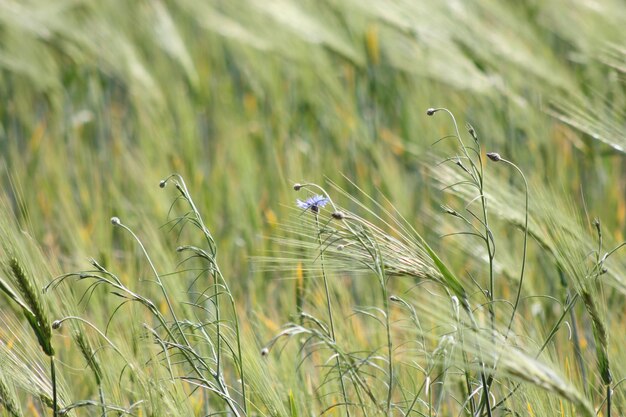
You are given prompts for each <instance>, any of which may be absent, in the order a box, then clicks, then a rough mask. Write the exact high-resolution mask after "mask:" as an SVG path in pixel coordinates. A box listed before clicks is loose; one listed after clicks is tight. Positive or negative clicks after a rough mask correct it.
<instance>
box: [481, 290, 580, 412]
mask: <svg viewBox="0 0 626 417" xmlns="http://www.w3.org/2000/svg"><path fill="white" fill-rule="evenodd" d="M576 301H578V293H576V294H574V296H573V297H572V299H571V300H570V302H569V303H568V304H567V306H566V307H565V310H563V313H561V317H559V319H558V320H557V322H556V324H555V325H554V326H552V330H551V331H550V333H549V334H548V337H546V340H545V341H544V342H543V344H542V345H541V347H540V348H539V350H538V351H537V353H536V354H535V359H536V358H538V357H539V355H541V353H542V352H543V351H544V350H545V348H546V347H548V343H550V341H551V340H552V338H553V337H554V336H555V335H556V333H557V331H558V330H559V328H560V327H561V324H562V323H563V320H565V316H567V314H568V313H569V312H570V310H571V309H572V308H573V307H574V305H575V304H576ZM521 386H522V384H519V383H518V384H517V385H516V386H515V387H514V388H513V389H512V390H511V392H509V393H508V394H507V395H506V396H505V397H504V398H503V399H501V400H500V401H498V403H496V404H495V405H494V406H493V410H495V409H496V408H498V407H500V406H501V405H502V404H504V403H505V402H506V401H507V400H508V399H509V398H511V397H512V396H513V394H515V393H516V392H517V390H518V389H519V388H520V387H521Z"/></svg>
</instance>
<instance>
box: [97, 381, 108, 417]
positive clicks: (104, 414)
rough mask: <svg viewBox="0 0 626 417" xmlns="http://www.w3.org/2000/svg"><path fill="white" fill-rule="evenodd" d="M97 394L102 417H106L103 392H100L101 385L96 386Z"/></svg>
mask: <svg viewBox="0 0 626 417" xmlns="http://www.w3.org/2000/svg"><path fill="white" fill-rule="evenodd" d="M98 394H99V395H100V403H101V404H102V417H107V406H106V403H105V402H104V391H103V390H102V385H101V384H99V385H98Z"/></svg>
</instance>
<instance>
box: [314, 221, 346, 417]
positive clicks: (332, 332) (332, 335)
mask: <svg viewBox="0 0 626 417" xmlns="http://www.w3.org/2000/svg"><path fill="white" fill-rule="evenodd" d="M315 225H316V226H317V239H318V241H319V245H320V263H321V265H322V278H323V281H324V291H325V292H326V307H327V309H328V321H329V324H330V338H331V340H332V342H333V343H336V342H337V339H336V338H335V323H334V320H333V309H332V305H331V300H330V290H329V288H328V278H327V277H326V268H325V267H324V249H323V242H322V236H321V234H320V220H319V214H318V213H317V212H316V213H315ZM335 360H336V364H337V372H338V373H339V383H340V385H341V394H342V396H343V401H344V403H345V404H346V416H347V417H350V406H349V405H348V396H347V393H346V387H345V385H344V383H343V373H342V372H341V361H340V360H339V356H336V357H335Z"/></svg>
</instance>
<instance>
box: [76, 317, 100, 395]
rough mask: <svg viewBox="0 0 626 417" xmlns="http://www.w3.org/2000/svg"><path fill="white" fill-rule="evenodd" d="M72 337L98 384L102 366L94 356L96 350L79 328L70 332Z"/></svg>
mask: <svg viewBox="0 0 626 417" xmlns="http://www.w3.org/2000/svg"><path fill="white" fill-rule="evenodd" d="M72 338H73V339H74V342H76V345H77V346H78V350H80V353H81V354H82V355H83V358H85V360H86V361H87V366H88V367H89V369H91V371H92V372H93V374H94V376H95V378H96V383H97V384H98V385H100V383H101V382H102V368H101V367H100V361H99V360H98V358H97V357H96V352H95V351H94V350H93V348H92V347H91V343H89V340H88V339H87V337H86V336H85V333H83V332H82V331H81V330H80V329H77V330H75V331H73V332H72Z"/></svg>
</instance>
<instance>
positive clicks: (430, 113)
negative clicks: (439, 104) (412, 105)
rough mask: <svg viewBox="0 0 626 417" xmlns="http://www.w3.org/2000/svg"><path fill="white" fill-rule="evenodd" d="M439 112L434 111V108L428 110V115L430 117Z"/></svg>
mask: <svg viewBox="0 0 626 417" xmlns="http://www.w3.org/2000/svg"><path fill="white" fill-rule="evenodd" d="M436 111H437V109H433V108H432V107H431V108H430V109H428V110H426V114H427V115H428V116H432V115H433V114H435V112H436Z"/></svg>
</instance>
